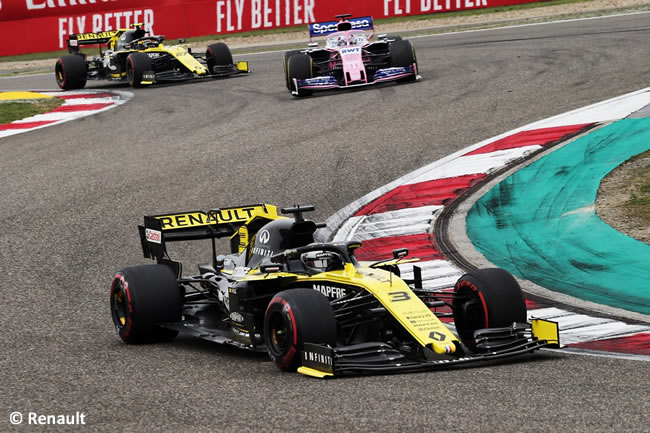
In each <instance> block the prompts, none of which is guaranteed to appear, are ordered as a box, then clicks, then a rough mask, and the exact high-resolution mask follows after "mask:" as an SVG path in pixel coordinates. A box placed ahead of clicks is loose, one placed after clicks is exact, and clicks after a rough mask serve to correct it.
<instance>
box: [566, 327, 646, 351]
mask: <svg viewBox="0 0 650 433" xmlns="http://www.w3.org/2000/svg"><path fill="white" fill-rule="evenodd" d="M569 346H570V347H579V348H581V349H593V350H603V351H606V352H616V353H632V354H635V355H650V333H647V332H645V333H641V334H634V335H629V336H627V337H622V338H611V339H608V340H598V341H588V342H586V343H574V344H569Z"/></svg>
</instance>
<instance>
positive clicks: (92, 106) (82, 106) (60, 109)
mask: <svg viewBox="0 0 650 433" xmlns="http://www.w3.org/2000/svg"><path fill="white" fill-rule="evenodd" d="M110 105H113V103H112V102H106V103H101V104H78V105H61V106H60V107H57V108H55V109H54V110H52V111H50V113H57V112H59V113H60V112H66V113H67V112H72V111H90V110H101V109H102V108H105V107H108V106H110Z"/></svg>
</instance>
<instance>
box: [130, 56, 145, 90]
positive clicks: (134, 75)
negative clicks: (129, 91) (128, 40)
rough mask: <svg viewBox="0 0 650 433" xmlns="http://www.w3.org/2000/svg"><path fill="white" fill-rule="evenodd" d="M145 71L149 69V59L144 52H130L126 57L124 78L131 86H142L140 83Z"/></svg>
mask: <svg viewBox="0 0 650 433" xmlns="http://www.w3.org/2000/svg"><path fill="white" fill-rule="evenodd" d="M145 71H151V59H149V56H147V55H146V54H145V53H131V54H129V57H127V58H126V78H127V80H128V81H129V85H130V86H132V87H144V86H148V84H142V81H143V76H144V73H145Z"/></svg>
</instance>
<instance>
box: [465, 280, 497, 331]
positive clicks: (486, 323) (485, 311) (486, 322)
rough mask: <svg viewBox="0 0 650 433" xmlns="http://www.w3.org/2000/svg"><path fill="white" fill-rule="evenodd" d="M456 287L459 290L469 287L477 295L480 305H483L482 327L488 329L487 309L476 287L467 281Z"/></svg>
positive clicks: (481, 294)
mask: <svg viewBox="0 0 650 433" xmlns="http://www.w3.org/2000/svg"><path fill="white" fill-rule="evenodd" d="M458 287H459V288H460V287H469V288H470V289H471V290H472V291H473V292H475V293H476V294H477V295H478V297H479V299H480V300H481V304H483V312H484V313H485V324H484V326H483V327H484V328H488V327H489V326H488V324H489V322H490V321H489V320H488V309H487V304H486V303H485V298H484V297H483V293H481V291H480V290H479V289H478V287H476V285H474V284H473V283H472V282H470V281H467V280H463V281H462V282H461V283H460V284H459V286H458Z"/></svg>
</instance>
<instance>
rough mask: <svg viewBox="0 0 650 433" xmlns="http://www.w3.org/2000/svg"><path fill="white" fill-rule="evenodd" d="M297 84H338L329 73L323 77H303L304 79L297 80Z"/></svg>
mask: <svg viewBox="0 0 650 433" xmlns="http://www.w3.org/2000/svg"><path fill="white" fill-rule="evenodd" d="M298 85H299V86H301V87H302V86H338V82H337V81H336V78H334V77H332V76H331V75H328V76H325V77H316V78H305V79H304V80H299V83H298Z"/></svg>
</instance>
